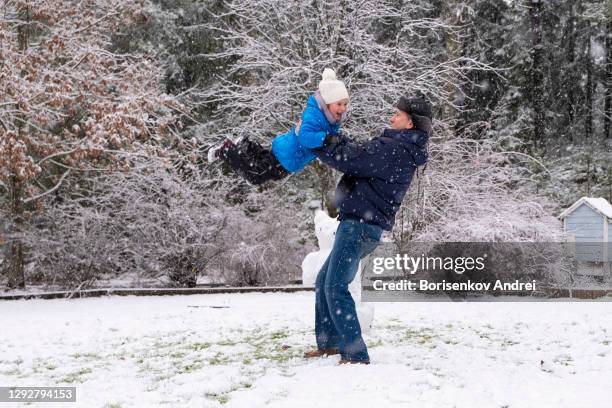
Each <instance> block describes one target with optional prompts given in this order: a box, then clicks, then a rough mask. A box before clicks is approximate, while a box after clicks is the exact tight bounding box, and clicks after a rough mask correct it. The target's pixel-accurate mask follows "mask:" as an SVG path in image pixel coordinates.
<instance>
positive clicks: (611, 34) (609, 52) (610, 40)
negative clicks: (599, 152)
mask: <svg viewBox="0 0 612 408" xmlns="http://www.w3.org/2000/svg"><path fill="white" fill-rule="evenodd" d="M605 67H606V77H605V84H606V87H605V88H606V91H605V92H606V96H605V106H604V137H605V138H606V139H608V138H610V123H611V122H612V117H611V115H612V18H610V17H608V21H607V22H606V61H605Z"/></svg>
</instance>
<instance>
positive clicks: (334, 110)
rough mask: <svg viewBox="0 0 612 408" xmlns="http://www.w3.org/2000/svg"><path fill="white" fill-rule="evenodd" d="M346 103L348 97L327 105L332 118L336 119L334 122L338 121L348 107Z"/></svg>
mask: <svg viewBox="0 0 612 408" xmlns="http://www.w3.org/2000/svg"><path fill="white" fill-rule="evenodd" d="M348 103H349V101H348V99H342V100H340V101H338V102H334V103H330V104H329V105H327V109H329V111H330V112H331V114H332V116H333V117H334V119H336V122H339V121H340V119H341V118H342V114H343V113H344V112H346V110H347V109H348Z"/></svg>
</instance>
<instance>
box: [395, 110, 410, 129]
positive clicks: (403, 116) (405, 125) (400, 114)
mask: <svg viewBox="0 0 612 408" xmlns="http://www.w3.org/2000/svg"><path fill="white" fill-rule="evenodd" d="M412 126H413V125H412V119H411V118H410V116H408V114H407V113H406V112H404V111H401V110H399V109H398V110H397V111H395V114H394V115H393V116H391V127H392V128H393V129H395V130H403V129H412Z"/></svg>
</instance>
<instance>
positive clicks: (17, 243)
mask: <svg viewBox="0 0 612 408" xmlns="http://www.w3.org/2000/svg"><path fill="white" fill-rule="evenodd" d="M19 18H20V20H22V21H23V23H22V24H20V25H19V27H18V28H17V41H18V44H19V49H20V50H21V51H23V52H25V51H26V50H27V49H28V43H29V36H30V24H29V23H30V8H29V5H27V4H26V5H24V6H21V8H20V9H19ZM21 130H22V125H20V126H18V135H19V134H20V133H21ZM11 171H12V173H13V174H11V176H10V177H9V208H10V211H9V214H10V216H11V220H9V226H8V238H9V242H10V244H9V256H8V282H7V286H8V287H9V288H11V289H14V288H25V261H24V245H23V242H22V241H21V233H22V229H23V215H24V208H23V194H24V186H23V183H22V182H21V181H20V180H18V179H17V176H16V169H12V170H11Z"/></svg>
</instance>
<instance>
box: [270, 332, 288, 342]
mask: <svg viewBox="0 0 612 408" xmlns="http://www.w3.org/2000/svg"><path fill="white" fill-rule="evenodd" d="M287 337H289V334H288V333H287V332H286V331H283V330H277V331H274V332H272V333H271V334H270V338H271V339H272V340H278V339H285V338H287Z"/></svg>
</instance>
